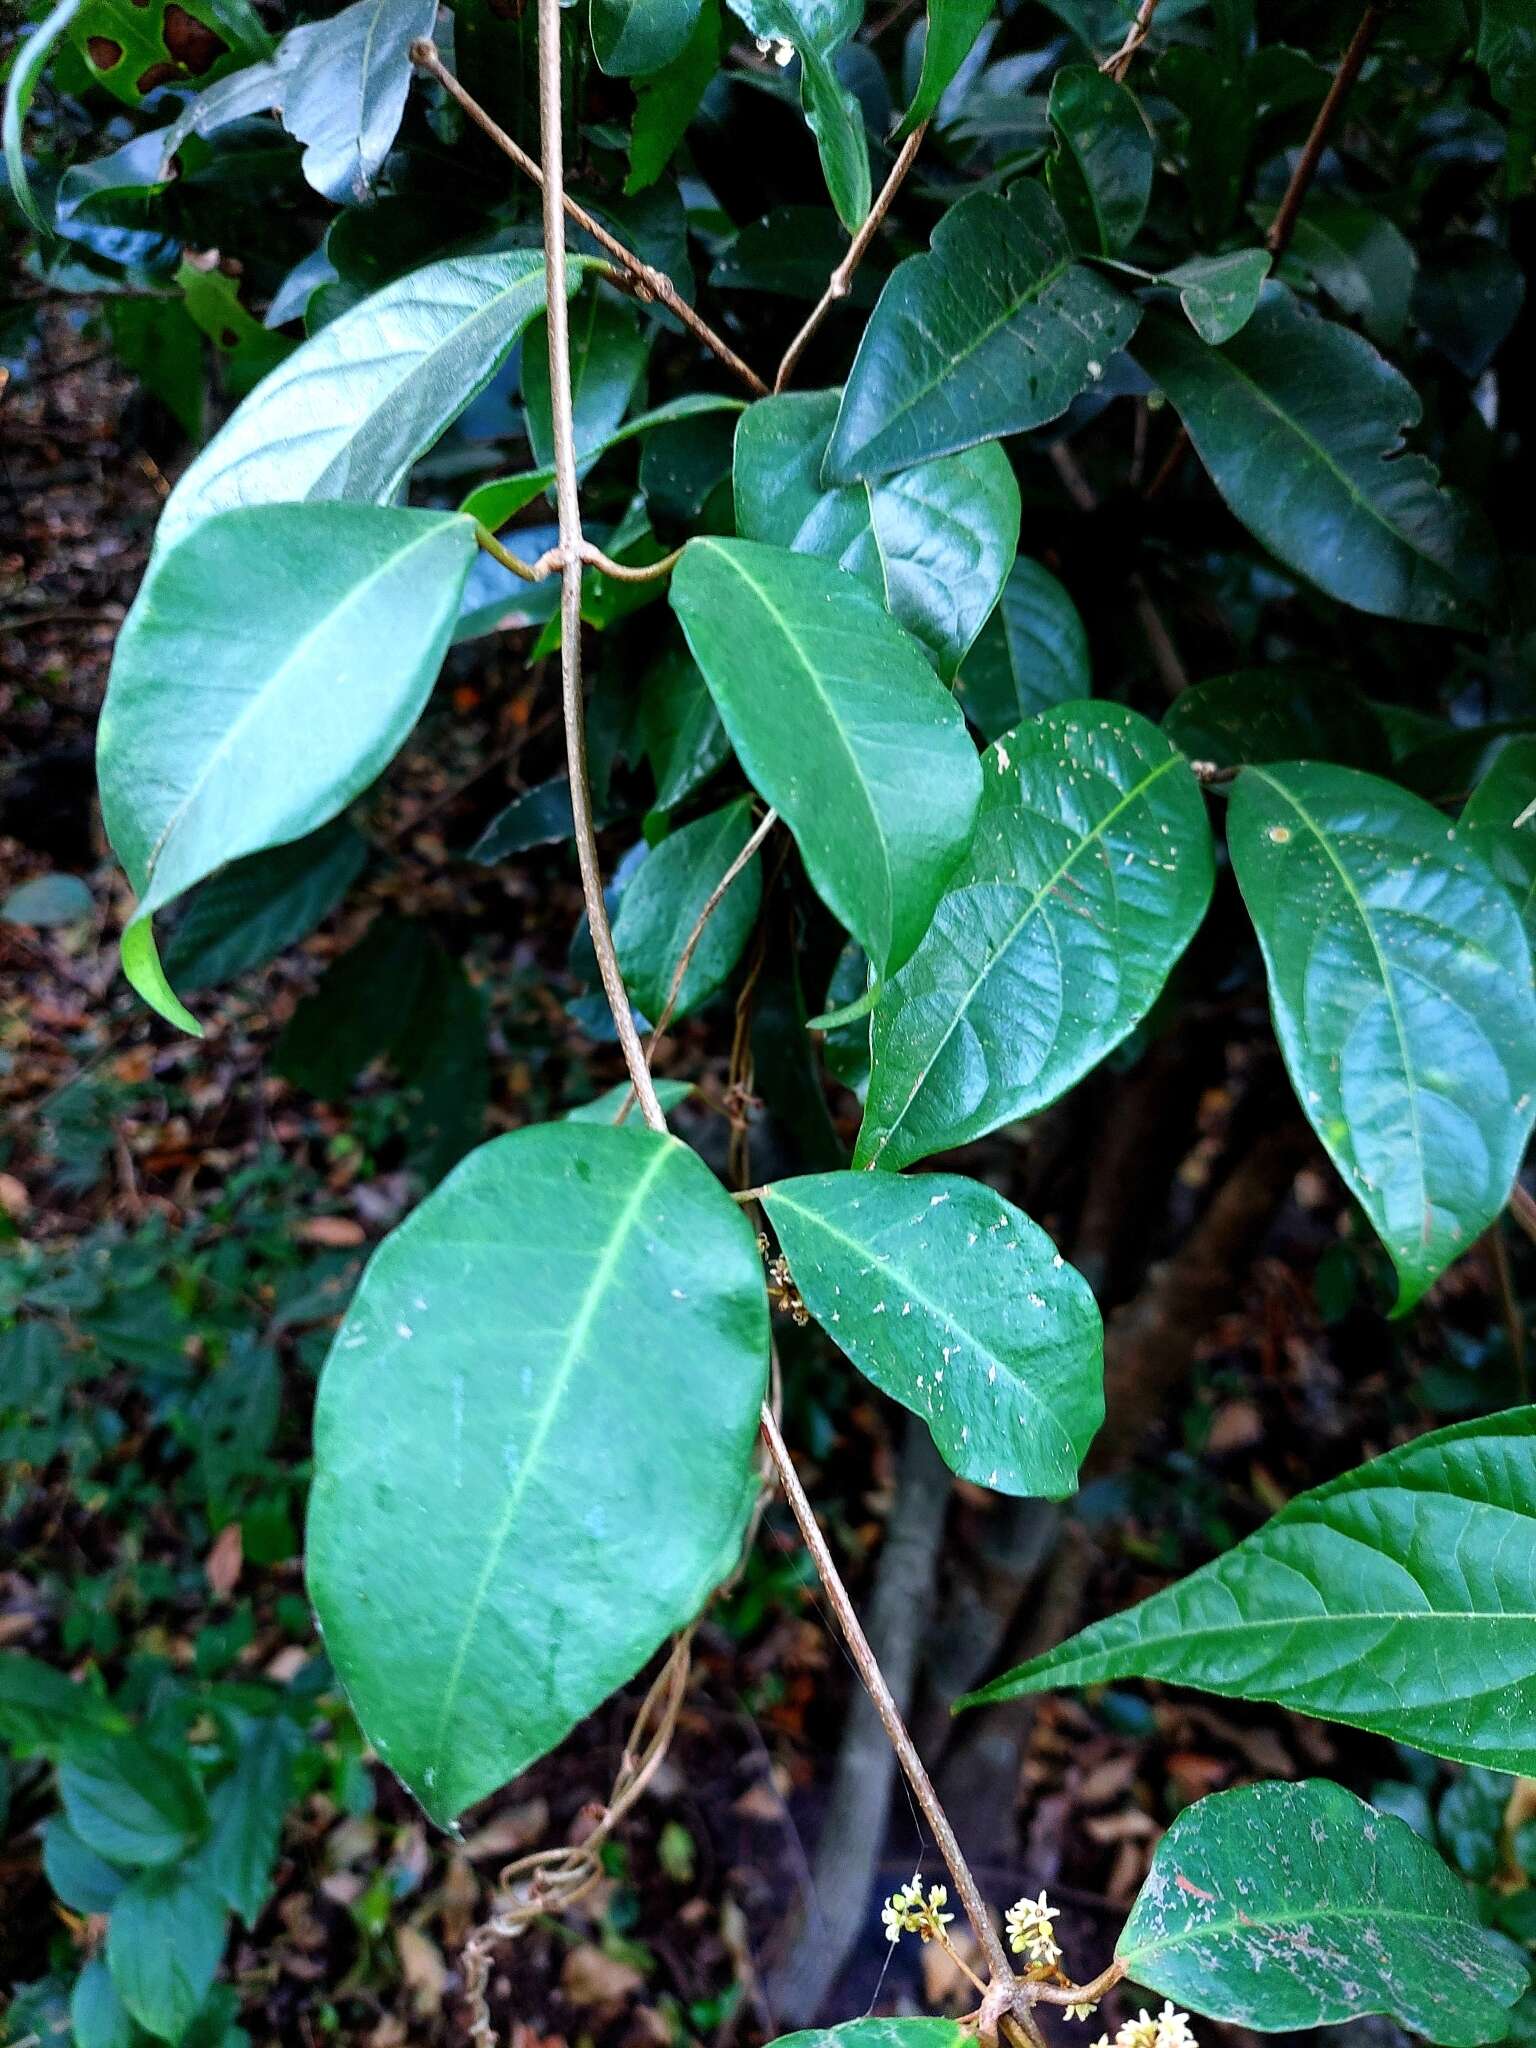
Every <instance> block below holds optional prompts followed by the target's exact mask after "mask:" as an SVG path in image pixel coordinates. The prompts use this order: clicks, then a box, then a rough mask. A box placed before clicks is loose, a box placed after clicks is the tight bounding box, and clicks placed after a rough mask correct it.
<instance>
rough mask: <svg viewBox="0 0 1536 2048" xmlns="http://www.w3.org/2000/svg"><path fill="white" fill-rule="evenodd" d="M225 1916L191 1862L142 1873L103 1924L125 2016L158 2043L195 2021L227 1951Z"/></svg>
mask: <svg viewBox="0 0 1536 2048" xmlns="http://www.w3.org/2000/svg"><path fill="white" fill-rule="evenodd" d="M228 1932H229V1919H228V1915H227V1914H226V1913H225V1911H224V1905H223V1902H222V1900H220V1899H218V1898H216V1897H215V1896H214V1894H213V1893H212V1892H211V1891H210V1890H209V1889H208V1887H207V1884H206V1882H205V1880H204V1879H203V1877H202V1874H201V1872H200V1870H199V1868H198V1866H197V1864H196V1863H186V1864H182V1865H180V1866H179V1867H177V1868H176V1869H173V1870H141V1871H140V1872H139V1873H138V1874H137V1876H135V1877H134V1878H132V1879H131V1880H130V1881H129V1882H128V1883H127V1884H126V1885H124V1887H123V1889H122V1891H121V1893H120V1894H119V1896H118V1901H117V1904H116V1905H115V1906H114V1907H113V1909H112V1918H111V1920H110V1921H109V1922H108V1923H107V1967H108V1968H109V1969H110V1970H111V1972H112V1981H113V1983H114V1984H115V1985H116V1987H117V1991H118V1995H119V1997H120V1998H121V1999H122V2001H123V2004H124V2005H125V2006H126V2007H127V2008H128V2010H129V2012H130V2013H131V2014H132V2015H133V2017H134V2018H135V2019H136V2020H137V2021H138V2023H139V2025H140V2026H141V2027H145V2028H147V2029H148V2031H149V2032H150V2033H151V2034H155V2035H158V2037H159V2038H160V2039H161V2040H162V2041H172V2042H176V2041H179V2040H180V2039H181V2037H182V2035H183V2034H184V2033H185V2032H186V2030H187V2028H188V2027H189V2026H190V2025H191V2024H192V2022H193V2020H194V2019H195V2018H196V2017H197V2013H198V2009H199V2008H200V2007H201V2005H202V2003H203V2000H204V1999H205V1998H206V1997H207V1996H208V1992H209V1990H210V1988H211V1986H212V1984H213V1979H214V1973H215V1971H216V1970H217V1969H218V1967H219V1959H220V1957H221V1956H222V1955H223V1953H224V1942H225V1937H226V1936H227V1934H228Z"/></svg>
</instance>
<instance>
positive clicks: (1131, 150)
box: [1046, 64, 1152, 256]
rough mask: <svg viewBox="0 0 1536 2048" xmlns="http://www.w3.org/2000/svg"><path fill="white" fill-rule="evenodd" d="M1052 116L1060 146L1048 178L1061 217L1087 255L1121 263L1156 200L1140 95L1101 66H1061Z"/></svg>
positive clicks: (1054, 83) (1053, 93)
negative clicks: (1119, 259) (1117, 258)
mask: <svg viewBox="0 0 1536 2048" xmlns="http://www.w3.org/2000/svg"><path fill="white" fill-rule="evenodd" d="M1047 111H1048V113H1049V116H1050V123H1051V126H1052V128H1054V129H1055V131H1056V136H1057V139H1058V142H1059V143H1060V149H1059V152H1058V154H1057V155H1056V156H1055V158H1053V160H1052V161H1051V163H1050V164H1049V165H1048V166H1047V171H1046V177H1047V182H1048V184H1049V186H1050V193H1051V197H1052V199H1053V200H1054V201H1055V203H1056V208H1057V211H1058V212H1059V213H1060V214H1061V216H1062V218H1063V220H1065V221H1066V223H1067V225H1068V226H1069V227H1070V228H1071V230H1072V234H1073V237H1074V239H1075V240H1076V242H1077V244H1078V246H1079V247H1080V248H1081V249H1083V250H1084V251H1085V252H1087V253H1088V254H1090V255H1097V256H1118V255H1119V253H1120V251H1121V250H1122V249H1123V248H1124V247H1125V246H1126V244H1127V243H1128V242H1130V241H1131V240H1132V239H1133V238H1134V236H1135V234H1136V230H1137V229H1138V228H1139V227H1140V226H1141V223H1142V220H1143V219H1144V217H1145V215H1146V211H1147V201H1148V199H1149V198H1150V197H1151V193H1152V134H1151V130H1150V129H1149V128H1148V127H1147V124H1146V122H1145V121H1144V120H1143V119H1142V114H1141V109H1140V107H1139V106H1137V104H1136V98H1135V95H1134V94H1133V93H1131V92H1129V91H1127V89H1126V88H1125V87H1124V86H1123V85H1120V84H1119V83H1117V81H1116V80H1115V79H1113V78H1111V77H1110V76H1109V75H1108V73H1107V72H1103V71H1100V69H1099V68H1098V66H1097V65H1096V64H1063V65H1062V67H1061V69H1060V70H1059V71H1057V72H1055V73H1054V74H1053V76H1052V78H1051V97H1050V104H1049V107H1048V110H1047Z"/></svg>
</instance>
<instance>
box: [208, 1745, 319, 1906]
mask: <svg viewBox="0 0 1536 2048" xmlns="http://www.w3.org/2000/svg"><path fill="white" fill-rule="evenodd" d="M303 1740H304V1738H303V1735H302V1733H301V1731H300V1730H299V1729H298V1728H297V1727H296V1726H295V1724H294V1723H293V1722H292V1721H289V1720H287V1719H285V1718H284V1717H283V1716H281V1715H269V1716H268V1717H266V1718H265V1719H262V1720H259V1721H250V1722H248V1723H247V1724H246V1725H245V1727H244V1729H243V1733H242V1740H241V1743H240V1754H239V1757H238V1758H237V1760H236V1763H235V1768H234V1769H233V1770H232V1771H231V1772H230V1773H229V1775H228V1776H227V1777H225V1778H221V1779H220V1781H219V1783H218V1784H217V1785H215V1786H214V1788H213V1791H212V1792H211V1793H210V1795H209V1799H208V1809H209V1813H210V1816H211V1821H212V1825H211V1828H210V1831H209V1836H208V1843H207V1847H206V1848H205V1849H204V1851H203V1854H202V1856H201V1858H200V1859H199V1861H200V1868H201V1871H202V1874H203V1878H204V1880H205V1882H206V1885H207V1887H208V1889H209V1890H211V1891H213V1892H215V1893H217V1895H218V1896H219V1898H220V1899H222V1901H223V1902H224V1904H225V1905H226V1906H228V1907H229V1909H230V1911H231V1912H233V1913H238V1914H239V1916H240V1918H241V1919H242V1920H243V1921H244V1922H245V1924H246V1926H247V1927H250V1928H254V1927H255V1925H256V1922H257V1920H258V1918H259V1917H260V1915H261V1909H262V1907H263V1906H265V1904H266V1903H267V1900H268V1898H269V1897H270V1896H271V1892H272V1872H273V1867H274V1865H275V1864H276V1862H277V1850H278V1842H279V1839H280V1837H281V1835H282V1827H283V1815H284V1813H285V1812H286V1810H287V1807H288V1802H289V1799H290V1797H291V1796H292V1791H293V1763H294V1758H295V1756H296V1754H297V1753H298V1751H299V1750H300V1749H301V1748H302V1747H303Z"/></svg>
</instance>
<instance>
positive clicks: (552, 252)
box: [539, 0, 667, 1131]
mask: <svg viewBox="0 0 1536 2048" xmlns="http://www.w3.org/2000/svg"><path fill="white" fill-rule="evenodd" d="M560 93H561V81H560V0H539V130H540V133H539V142H540V145H541V147H542V149H543V152H544V177H543V190H544V267H545V276H546V278H547V280H548V284H547V289H546V292H545V299H546V317H545V327H546V329H547V332H548V336H549V412H550V425H551V432H552V437H553V440H554V444H555V502H556V506H557V509H558V512H559V519H560V549H561V554H562V556H563V560H562V562H561V565H560V701H561V707H562V709H563V711H564V713H565V753H566V763H567V766H568V769H569V772H570V783H571V820H572V823H573V825H574V826H575V836H576V858H577V861H578V863H579V865H580V868H581V888H582V894H583V895H584V896H585V898H586V905H587V922H588V924H589V925H590V927H591V932H592V950H593V951H594V953H596V955H597V968H598V973H599V975H600V976H601V977H602V983H603V992H604V994H605V995H606V996H607V998H608V1007H609V1009H610V1010H611V1011H612V1012H613V1027H614V1030H615V1031H616V1032H617V1033H618V1038H619V1044H620V1046H621V1047H622V1048H623V1051H624V1062H625V1065H626V1066H627V1067H628V1068H629V1074H630V1079H631V1080H632V1081H633V1083H634V1087H635V1093H636V1095H637V1096H638V1097H639V1100H640V1110H641V1114H642V1115H643V1116H644V1118H645V1120H646V1122H647V1123H648V1124H649V1125H650V1127H651V1129H652V1130H653V1131H664V1130H665V1129H666V1128H667V1120H666V1118H665V1116H663V1114H662V1109H661V1104H660V1102H659V1101H658V1100H657V1098H656V1090H655V1087H654V1086H653V1085H652V1082H651V1070H650V1068H649V1067H648V1066H647V1065H646V1064H645V1054H644V1052H643V1051H642V1050H641V1046H640V1034H639V1032H638V1031H637V1030H636V1029H635V1020H634V1016H633V1013H632V1012H631V1010H630V1007H629V997H628V996H627V995H626V994H625V991H624V977H623V975H622V974H621V973H620V972H619V962H618V956H617V955H616V953H615V952H614V950H613V932H612V930H611V929H610V927H609V923H608V906H607V904H606V903H605V902H604V901H603V876H602V870H601V868H600V867H599V865H598V858H597V834H596V831H595V829H594V827H593V823H592V791H591V788H590V786H589V784H588V781H587V730H586V726H587V713H586V700H585V698H584V697H583V695H582V688H581V570H582V532H581V503H580V494H579V488H578V483H577V476H576V435H575V431H574V428H573V426H572V421H571V339H570V323H569V308H568V306H567V304H566V293H565V218H564V213H563V211H562V207H563V203H564V199H565V166H564V159H563V148H564V145H563V141H562V138H561V133H560Z"/></svg>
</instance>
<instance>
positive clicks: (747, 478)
mask: <svg viewBox="0 0 1536 2048" xmlns="http://www.w3.org/2000/svg"><path fill="white" fill-rule="evenodd" d="M838 403H839V394H838V393H837V392H835V391H796V392H785V393H783V394H782V395H781V396H779V397H775V398H764V399H760V400H759V401H758V403H757V404H756V405H754V406H751V407H749V408H748V410H747V411H746V412H744V413H743V414H742V416H741V420H740V423H739V424H738V426H737V429H736V459H735V493H736V531H737V532H738V533H739V534H740V535H741V537H742V539H743V540H761V541H770V542H772V543H773V545H774V546H776V547H784V548H791V549H794V550H795V551H796V552H799V553H803V554H811V555H820V556H821V557H822V558H823V559H824V560H826V561H829V562H835V563H836V564H837V565H838V567H839V568H841V569H846V570H847V571H848V572H849V574H850V575H853V576H857V577H859V578H860V579H861V580H862V581H863V582H865V583H867V584H868V585H869V586H870V587H871V589H873V590H875V591H876V592H878V593H879V595H880V597H881V598H882V600H883V601H884V603H885V606H886V609H887V610H888V611H889V612H890V613H891V616H892V617H893V618H894V619H895V620H896V621H897V623H898V624H899V625H902V626H905V627H906V629H907V631H908V632H909V633H910V634H911V635H912V637H913V638H914V639H915V640H918V641H920V642H921V643H922V645H923V646H924V647H925V648H926V649H927V650H928V652H929V654H930V656H931V658H932V660H933V664H934V666H935V667H936V668H937V670H938V672H939V674H940V675H941V676H942V677H943V678H944V680H945V681H946V682H948V681H949V680H950V678H951V677H952V676H953V675H954V673H955V670H956V669H957V668H958V667H959V665H960V663H961V661H962V660H963V659H964V658H965V655H966V652H967V650H968V649H969V648H970V645H971V643H972V641H973V640H974V639H975V638H976V635H977V633H978V632H979V631H980V630H981V626H982V623H983V621H984V620H985V619H986V617H987V614H988V613H989V612H990V611H991V610H992V608H993V606H994V605H995V604H996V602H997V597H998V592H999V591H1000V590H1001V589H1002V586H1003V578H1004V577H1005V576H1006V574H1007V573H1008V567H1009V564H1010V563H1011V562H1012V561H1013V559H1014V556H1015V554H1016V553H1017V552H1018V545H1019V487H1018V484H1017V483H1016V482H1015V480H1014V475H1013V466H1012V464H1011V463H1010V462H1009V460H1008V458H1007V456H1006V455H1005V454H1004V453H1003V450H1002V448H1001V447H1000V446H999V445H998V443H997V442H996V441H987V442H983V443H982V445H981V446H980V447H978V448H970V449H967V450H966V451H965V452H964V453H962V454H959V455H945V456H941V457H940V458H939V459H938V460H937V461H935V462H925V463H921V464H919V465H918V467H917V468H915V469H907V470H901V471H899V472H898V473H897V474H896V475H894V476H888V477H883V478H882V479H881V480H880V481H879V482H878V483H855V484H843V485H836V486H833V487H832V488H830V489H828V488H824V487H823V485H822V482H821V473H822V465H823V463H824V461H825V459H826V453H827V444H828V442H829V440H830V438H831V434H832V426H833V422H834V421H835V420H836V418H837V410H838Z"/></svg>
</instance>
